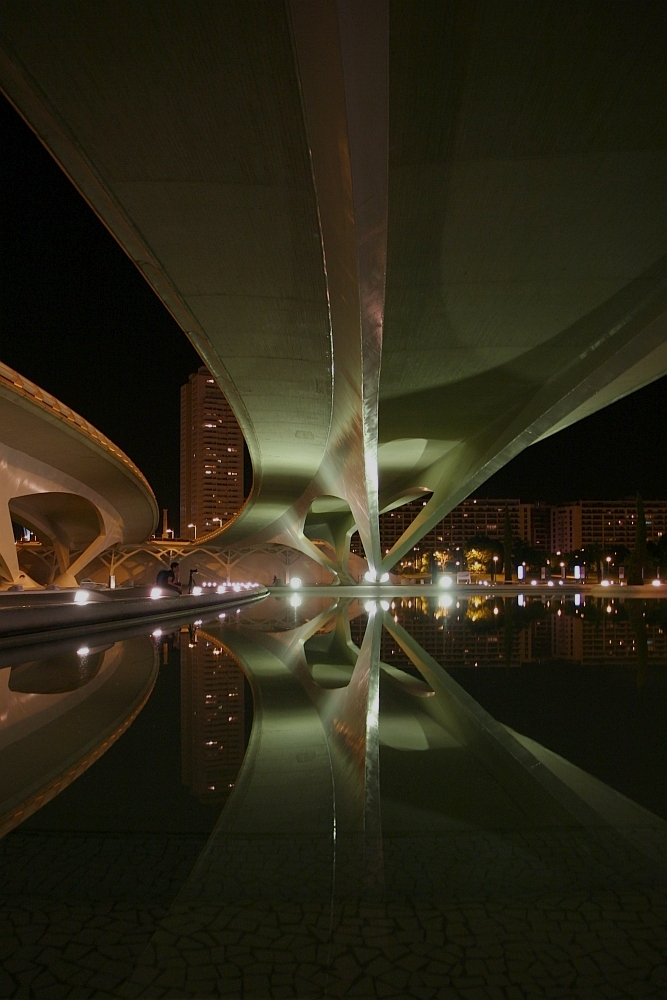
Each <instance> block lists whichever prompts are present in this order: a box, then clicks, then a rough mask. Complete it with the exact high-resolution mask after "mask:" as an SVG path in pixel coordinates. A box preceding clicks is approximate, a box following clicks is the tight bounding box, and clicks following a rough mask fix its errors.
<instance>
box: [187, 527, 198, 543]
mask: <svg viewBox="0 0 667 1000" xmlns="http://www.w3.org/2000/svg"><path fill="white" fill-rule="evenodd" d="M188 528H194V531H195V537H194V539H193V541H195V542H196V541H197V525H196V524H189V525H188Z"/></svg>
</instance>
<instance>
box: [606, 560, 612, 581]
mask: <svg viewBox="0 0 667 1000" xmlns="http://www.w3.org/2000/svg"><path fill="white" fill-rule="evenodd" d="M605 562H606V564H607V579H609V570H610V566H611V556H607V557H606V559H605Z"/></svg>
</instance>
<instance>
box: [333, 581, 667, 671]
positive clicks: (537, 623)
mask: <svg viewBox="0 0 667 1000" xmlns="http://www.w3.org/2000/svg"><path fill="white" fill-rule="evenodd" d="M408 604H410V605H411V606H410V607H408ZM605 607H606V605H605ZM496 608H497V610H498V614H495V609H496ZM582 610H583V609H582ZM591 610H592V609H591ZM617 610H618V609H616V608H615V607H614V609H613V610H612V612H611V613H610V614H609V615H607V613H606V612H605V613H604V617H603V618H602V619H600V617H599V614H591V615H590V617H589V618H587V617H586V613H584V615H579V614H575V615H573V614H571V613H563V611H562V609H561V613H560V614H559V607H558V606H554V607H553V608H552V609H551V610H547V609H546V608H545V613H544V614H543V615H542V616H540V617H537V618H533V620H532V621H527V620H526V618H525V617H524V616H522V615H521V614H520V613H519V609H517V608H514V609H513V611H512V612H511V613H510V614H509V615H508V614H507V606H506V607H503V605H502V602H501V601H498V602H494V600H493V599H486V598H481V597H480V598H477V597H475V598H472V599H469V600H467V601H466V600H462V601H460V602H459V607H454V606H452V607H450V608H448V609H447V610H446V612H445V611H443V610H442V609H441V608H438V607H435V606H429V601H428V599H427V598H422V597H418V598H413V599H412V600H410V601H409V602H408V601H401V600H397V601H395V602H394V606H393V607H392V612H391V613H392V614H394V615H396V617H397V619H398V622H399V623H400V624H401V625H402V626H403V627H404V628H405V629H406V630H407V631H408V632H409V633H410V635H411V636H412V637H413V638H414V639H415V640H416V641H417V642H418V643H419V645H420V646H421V647H422V649H424V650H425V651H426V652H427V653H429V655H430V656H432V657H433V659H434V660H436V661H437V662H438V663H440V664H442V665H443V666H445V667H447V666H452V667H453V666H459V667H466V666H467V667H491V666H494V667H502V666H509V665H512V666H519V665H520V664H522V663H535V662H540V661H542V662H546V661H549V660H561V661H562V660H569V661H571V662H574V663H581V664H582V665H586V666H592V665H594V664H599V663H605V662H609V661H610V660H614V661H617V662H618V661H626V662H635V661H636V659H637V657H638V652H639V648H638V634H637V628H638V627H639V626H638V625H637V623H636V622H635V624H634V625H633V622H632V621H630V620H628V618H627V617H625V616H624V615H622V614H621V616H620V617H619V616H617V613H616V612H617ZM365 622H366V617H365V616H362V617H361V618H358V619H356V620H353V621H351V622H350V631H351V635H352V639H353V641H354V642H355V643H356V644H357V645H360V644H361V641H362V639H363V633H364V628H365ZM641 628H642V629H643V630H644V632H645V637H646V656H647V658H648V660H649V661H654V662H662V663H667V634H665V631H664V629H663V628H662V627H660V626H659V625H652V624H646V623H645V622H642V623H641ZM381 649H382V652H381V657H382V659H383V660H384V661H385V662H386V663H391V664H393V665H395V666H400V667H407V668H409V669H412V668H411V667H410V660H409V658H408V657H407V655H406V654H405V653H404V652H403V651H402V650H401V648H400V646H399V645H398V643H397V642H396V640H395V639H394V638H392V636H391V635H389V633H388V632H386V631H383V634H382V647H381Z"/></svg>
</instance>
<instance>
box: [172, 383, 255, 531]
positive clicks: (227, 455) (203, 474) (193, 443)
mask: <svg viewBox="0 0 667 1000" xmlns="http://www.w3.org/2000/svg"><path fill="white" fill-rule="evenodd" d="M243 498H244V481H243V434H242V433H241V428H240V427H239V425H238V421H237V420H236V417H235V416H234V414H233V412H232V408H231V406H230V405H229V403H228V402H227V400H226V399H225V397H224V395H223V393H222V392H221V390H220V388H219V387H218V385H217V384H216V382H215V379H214V378H213V377H212V376H211V374H210V372H209V371H208V369H207V368H204V367H202V368H200V369H199V371H198V372H197V373H196V374H195V375H191V376H190V378H189V380H188V382H187V384H186V385H184V386H182V388H181V508H180V537H181V538H184V539H191V538H194V537H196V536H201V535H204V534H207V533H208V532H209V531H214V530H215V529H216V528H219V527H220V525H221V524H224V523H225V522H226V521H229V519H230V518H232V517H233V516H234V515H235V514H236V513H237V512H238V511H239V510H240V508H241V506H242V505H243Z"/></svg>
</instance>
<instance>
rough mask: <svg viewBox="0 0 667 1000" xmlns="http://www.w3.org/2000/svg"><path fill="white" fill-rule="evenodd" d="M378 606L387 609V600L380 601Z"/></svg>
mask: <svg viewBox="0 0 667 1000" xmlns="http://www.w3.org/2000/svg"><path fill="white" fill-rule="evenodd" d="M380 607H381V608H382V610H383V611H389V601H380Z"/></svg>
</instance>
